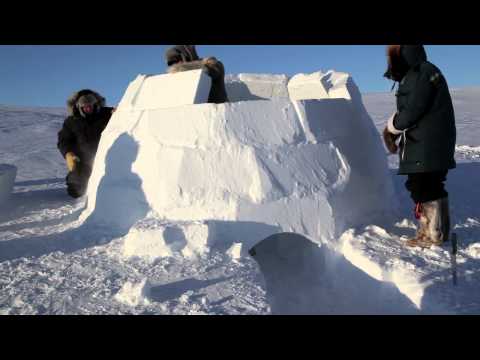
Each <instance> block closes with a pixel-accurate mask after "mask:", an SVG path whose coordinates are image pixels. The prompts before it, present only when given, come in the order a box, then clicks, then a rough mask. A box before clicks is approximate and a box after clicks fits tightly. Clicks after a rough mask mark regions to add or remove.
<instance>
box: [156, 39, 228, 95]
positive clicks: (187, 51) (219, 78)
mask: <svg viewBox="0 0 480 360" xmlns="http://www.w3.org/2000/svg"><path fill="white" fill-rule="evenodd" d="M165 60H166V63H167V66H168V69H167V72H168V73H171V74H172V73H176V72H181V71H188V70H196V69H204V70H205V71H206V73H207V74H208V76H210V77H211V79H212V87H211V89H210V94H209V96H208V102H209V103H215V104H222V103H226V102H228V96H227V91H226V89H225V68H224V66H223V64H222V63H221V62H220V61H218V60H217V59H216V58H214V57H207V58H204V59H201V58H199V57H198V55H197V51H196V49H195V45H177V46H174V47H172V48H170V49H168V50H167V51H166V52H165Z"/></svg>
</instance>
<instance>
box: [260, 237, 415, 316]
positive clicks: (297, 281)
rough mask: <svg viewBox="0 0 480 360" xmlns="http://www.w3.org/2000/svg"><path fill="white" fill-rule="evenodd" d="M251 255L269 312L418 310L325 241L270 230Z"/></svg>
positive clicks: (389, 285) (330, 312)
mask: <svg viewBox="0 0 480 360" xmlns="http://www.w3.org/2000/svg"><path fill="white" fill-rule="evenodd" d="M252 255H253V258H254V259H255V260H256V261H257V262H258V264H259V266H260V268H261V270H262V273H263V275H264V277H265V282H266V290H267V298H268V299H269V303H270V305H271V310H272V313H273V314H361V315H363V314H415V313H418V309H417V308H416V306H415V305H414V303H413V302H412V301H411V300H410V299H409V298H408V297H406V296H405V295H403V294H402V293H401V292H400V291H399V289H398V288H397V287H396V286H395V285H394V284H393V283H392V282H389V281H383V280H378V279H376V278H374V277H372V276H369V274H367V273H365V272H364V271H361V270H360V269H358V268H357V267H356V266H354V265H352V263H351V262H349V261H347V259H345V257H344V256H342V255H341V254H339V253H338V252H336V251H334V250H332V249H330V248H329V247H328V246H327V245H326V244H322V245H319V244H315V243H313V242H311V241H310V240H308V239H307V238H305V237H303V236H301V235H298V234H289V233H282V234H276V235H272V236H270V237H268V238H267V239H265V240H264V241H262V242H261V243H260V244H258V245H256V246H255V247H254V248H253V254H252Z"/></svg>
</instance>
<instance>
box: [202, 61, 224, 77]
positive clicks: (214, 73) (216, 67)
mask: <svg viewBox="0 0 480 360" xmlns="http://www.w3.org/2000/svg"><path fill="white" fill-rule="evenodd" d="M202 63H203V65H204V66H205V68H206V70H207V73H208V75H209V76H210V77H211V78H212V79H218V78H219V77H223V76H225V68H224V67H223V64H222V63H221V62H220V61H218V60H217V59H216V58H215V57H208V58H205V59H203V60H202Z"/></svg>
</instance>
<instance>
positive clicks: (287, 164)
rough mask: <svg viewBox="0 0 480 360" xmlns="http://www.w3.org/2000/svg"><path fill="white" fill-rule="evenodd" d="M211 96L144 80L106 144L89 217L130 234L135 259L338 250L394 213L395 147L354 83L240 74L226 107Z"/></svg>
mask: <svg viewBox="0 0 480 360" xmlns="http://www.w3.org/2000/svg"><path fill="white" fill-rule="evenodd" d="M177 80H178V81H177ZM209 87H210V83H209V79H208V77H206V76H205V74H203V73H202V72H201V71H200V70H196V71H189V72H186V73H180V74H169V75H162V76H139V77H138V78H137V79H136V80H135V81H133V82H132V83H131V84H130V86H129V87H128V89H127V91H126V93H125V95H124V97H123V99H122V101H121V103H120V105H119V106H118V108H117V111H116V112H115V113H114V115H113V117H112V119H111V121H110V123H109V125H108V127H107V128H106V130H105V131H104V133H103V135H102V139H101V141H100V145H99V149H98V153H97V157H96V160H95V165H94V169H93V174H92V177H91V179H90V183H89V188H88V202H87V208H86V210H85V211H84V213H83V214H82V217H83V219H87V220H88V221H90V222H93V223H96V224H103V225H106V226H110V227H114V228H117V229H119V231H123V232H124V233H127V232H128V234H130V235H127V237H126V240H125V243H126V248H125V249H126V250H125V252H126V253H128V255H129V256H134V255H135V254H137V255H138V254H140V255H142V256H148V255H150V256H155V254H158V255H159V256H160V255H162V254H169V253H171V251H172V249H173V250H175V251H176V250H178V251H182V252H183V253H184V254H185V255H187V254H190V253H198V252H200V253H202V252H205V251H208V249H209V248H211V247H212V246H214V245H217V246H225V247H227V246H230V245H232V244H237V245H238V244H243V245H244V247H245V248H247V247H250V246H253V245H254V244H255V243H256V242H258V241H260V240H262V239H263V238H265V237H267V236H269V235H271V234H274V233H278V232H295V233H299V234H302V235H304V236H306V237H308V238H309V239H311V240H313V241H316V242H332V241H335V239H336V238H337V237H338V236H339V235H340V234H341V233H343V232H344V231H345V230H346V229H347V228H349V227H354V226H360V225H362V224H364V223H369V224H370V223H374V221H375V220H376V219H381V218H383V217H384V216H386V215H387V214H388V213H389V211H390V209H391V201H392V196H393V191H392V184H391V180H390V177H389V174H388V167H387V160H386V155H385V150H384V149H383V145H382V144H381V142H380V138H379V136H378V132H377V131H376V129H375V127H374V124H373V121H372V120H371V118H370V116H369V115H368V113H367V112H366V110H365V108H364V107H363V104H362V100H361V96H360V93H359V91H358V89H357V87H356V85H355V84H354V82H353V80H352V78H351V77H350V76H349V75H348V74H345V73H338V72H333V71H329V72H327V73H321V72H319V73H315V74H311V75H303V74H300V75H297V76H294V77H293V78H292V79H288V78H287V77H286V76H284V75H252V74H249V75H238V76H229V77H227V91H228V92H229V96H230V100H231V102H230V103H227V104H218V105H217V104H207V103H205V102H206V101H207V98H208V92H209ZM187 102H188V104H187ZM142 229H143V230H142ZM142 231H143V233H142ZM152 231H154V233H155V234H156V235H155V236H147V235H146V234H147V232H152ZM132 234H136V235H132ZM142 234H143V235H142ZM166 249H167V250H166Z"/></svg>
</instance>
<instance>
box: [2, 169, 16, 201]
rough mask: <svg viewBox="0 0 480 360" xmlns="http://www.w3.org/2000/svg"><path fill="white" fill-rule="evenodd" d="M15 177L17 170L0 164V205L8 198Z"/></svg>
mask: <svg viewBox="0 0 480 360" xmlns="http://www.w3.org/2000/svg"><path fill="white" fill-rule="evenodd" d="M16 176H17V168H16V167H15V166H13V165H8V164H0V205H2V204H3V203H4V202H5V201H6V200H7V199H8V197H9V196H10V194H11V192H12V190H13V184H14V183H15V177H16Z"/></svg>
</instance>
